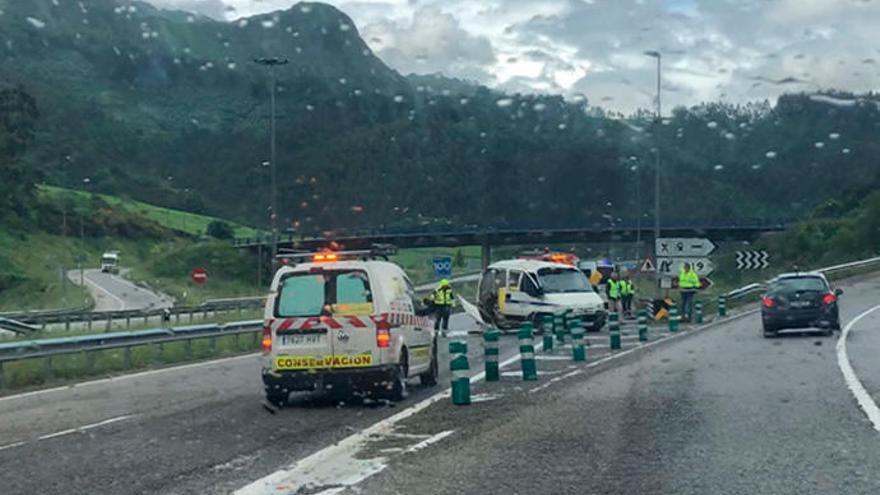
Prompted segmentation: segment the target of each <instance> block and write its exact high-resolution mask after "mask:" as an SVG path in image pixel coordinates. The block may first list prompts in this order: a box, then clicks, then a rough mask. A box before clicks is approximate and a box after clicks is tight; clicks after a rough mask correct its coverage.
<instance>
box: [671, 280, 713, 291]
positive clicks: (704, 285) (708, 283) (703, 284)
mask: <svg viewBox="0 0 880 495" xmlns="http://www.w3.org/2000/svg"><path fill="white" fill-rule="evenodd" d="M712 285H714V282H712V279H710V278H707V277H700V289H701V290H706V289H708V288H709V287H712ZM672 288H673V289H678V277H672Z"/></svg>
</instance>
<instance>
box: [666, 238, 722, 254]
mask: <svg viewBox="0 0 880 495" xmlns="http://www.w3.org/2000/svg"><path fill="white" fill-rule="evenodd" d="M714 250H715V244H713V243H712V241H710V240H709V239H703V238H699V237H661V238H659V239H657V242H655V243H654V254H656V255H657V257H658V258H659V257H660V256H667V257H669V256H689V257H702V256H708V255H709V254H710V253H712V251H714Z"/></svg>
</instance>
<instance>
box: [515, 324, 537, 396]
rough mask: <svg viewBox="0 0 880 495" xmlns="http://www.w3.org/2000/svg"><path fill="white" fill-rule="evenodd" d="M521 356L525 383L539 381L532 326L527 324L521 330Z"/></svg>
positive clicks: (519, 336) (518, 336) (519, 335)
mask: <svg viewBox="0 0 880 495" xmlns="http://www.w3.org/2000/svg"><path fill="white" fill-rule="evenodd" d="M517 338H518V339H519V356H520V362H522V375H523V380H525V381H534V380H537V379H538V363H537V362H535V345H534V343H533V341H532V324H531V323H530V322H525V323H523V324H522V326H521V327H520V329H519V334H518V335H517Z"/></svg>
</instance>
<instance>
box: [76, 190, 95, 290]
mask: <svg viewBox="0 0 880 495" xmlns="http://www.w3.org/2000/svg"><path fill="white" fill-rule="evenodd" d="M91 182H92V180H91V179H89V178H88V177H86V178H85V179H83V186H84V188H85V189H86V193H88V187H89V184H90V183H91ZM87 201H88V200H87ZM87 204H88V202H87ZM84 214H85V213H84V212H83V210H82V209H80V210H79V242H80V246H81V247H82V250H83V252H82V254H81V255H80V256H79V285H80V286H82V287H85V286H86V273H85V266H83V264H84V263H85V261H86V252H87V251H88V250H87V249H86V228H85V219H84V218H83V215H84Z"/></svg>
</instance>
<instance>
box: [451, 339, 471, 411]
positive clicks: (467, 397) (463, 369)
mask: <svg viewBox="0 0 880 495" xmlns="http://www.w3.org/2000/svg"><path fill="white" fill-rule="evenodd" d="M449 355H450V356H451V357H452V359H451V360H450V361H449V370H450V371H452V403H453V404H455V405H456V406H466V405H468V404H470V403H471V378H470V376H469V375H470V366H468V359H467V342H464V341H460V340H453V341H451V342H449Z"/></svg>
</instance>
